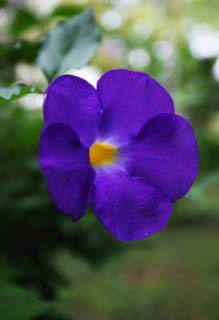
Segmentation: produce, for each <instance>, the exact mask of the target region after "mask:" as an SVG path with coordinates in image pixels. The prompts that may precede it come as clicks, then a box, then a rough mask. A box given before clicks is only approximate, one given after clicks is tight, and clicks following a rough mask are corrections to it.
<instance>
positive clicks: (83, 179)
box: [39, 124, 94, 221]
mask: <svg viewBox="0 0 219 320" xmlns="http://www.w3.org/2000/svg"><path fill="white" fill-rule="evenodd" d="M39 161H40V165H41V168H42V171H43V174H44V176H45V179H46V182H47V186H48V190H49V193H50V195H51V197H52V198H53V200H54V202H55V204H56V206H57V208H58V209H59V210H60V211H62V212H63V213H65V214H68V215H70V216H71V218H72V219H73V220H74V221H77V220H78V219H80V218H81V216H82V215H83V214H84V213H85V212H86V210H87V207H88V202H89V197H90V188H91V185H92V182H93V180H94V171H93V169H92V167H91V165H90V163H89V156H88V149H86V148H85V147H83V146H82V145H81V143H80V140H79V139H78V137H77V135H76V134H75V133H74V131H73V130H72V129H71V128H70V127H68V126H66V125H65V124H51V125H49V126H48V127H46V128H45V129H44V130H43V132H42V135H41V140H40V157H39Z"/></svg>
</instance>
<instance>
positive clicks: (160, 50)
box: [153, 40, 174, 61]
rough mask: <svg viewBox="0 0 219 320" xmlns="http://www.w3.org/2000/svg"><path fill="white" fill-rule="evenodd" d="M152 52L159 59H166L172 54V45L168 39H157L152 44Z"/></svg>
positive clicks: (171, 56)
mask: <svg viewBox="0 0 219 320" xmlns="http://www.w3.org/2000/svg"><path fill="white" fill-rule="evenodd" d="M153 52H154V54H155V55H156V57H157V58H158V59H159V60H161V61H168V60H169V59H171V58H173V56H174V46H173V44H172V43H171V42H170V41H165V40H162V41H157V42H155V43H154V44H153Z"/></svg>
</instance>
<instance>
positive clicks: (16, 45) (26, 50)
mask: <svg viewBox="0 0 219 320" xmlns="http://www.w3.org/2000/svg"><path fill="white" fill-rule="evenodd" d="M38 50H39V43H35V42H31V41H27V40H20V41H16V42H12V43H6V44H0V60H1V61H0V63H2V61H3V62H4V63H6V62H7V63H17V62H18V61H26V62H33V61H34V60H35V59H36V57H37V54H38Z"/></svg>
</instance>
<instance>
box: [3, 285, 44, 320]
mask: <svg viewBox="0 0 219 320" xmlns="http://www.w3.org/2000/svg"><path fill="white" fill-rule="evenodd" d="M47 310H48V303H47V302H45V301H42V300H40V299H39V298H38V297H37V296H36V295H35V293H34V292H31V291H27V290H25V289H22V288H20V287H17V286H15V285H13V284H10V283H1V284H0V315H1V319H4V320H29V319H32V318H33V317H36V316H38V315H41V314H43V313H44V312H46V311H47Z"/></svg>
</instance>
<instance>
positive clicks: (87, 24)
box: [38, 9, 100, 81]
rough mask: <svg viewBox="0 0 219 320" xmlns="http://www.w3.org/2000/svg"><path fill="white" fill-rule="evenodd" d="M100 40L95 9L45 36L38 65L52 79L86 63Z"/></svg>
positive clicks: (59, 26) (59, 25)
mask: <svg viewBox="0 0 219 320" xmlns="http://www.w3.org/2000/svg"><path fill="white" fill-rule="evenodd" d="M99 42H100V32H99V29H98V28H97V26H96V24H95V21H94V17H93V12H92V10H91V9H88V10H86V11H85V12H83V13H82V14H80V15H78V16H76V17H74V18H73V19H71V20H68V21H66V22H61V23H59V24H57V26H56V27H55V28H54V30H52V31H51V32H50V33H48V34H47V36H46V37H45V39H44V41H43V44H42V48H41V51H40V54H39V57H38V65H39V67H40V68H41V69H42V71H43V72H44V74H45V75H46V77H47V79H48V80H49V81H51V80H52V79H53V78H54V77H56V76H57V75H59V74H61V73H63V72H65V71H67V70H69V69H71V68H81V67H83V66H85V65H86V64H87V63H88V62H89V60H90V59H91V58H92V57H93V56H94V54H95V52H96V50H97V47H98V45H99Z"/></svg>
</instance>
